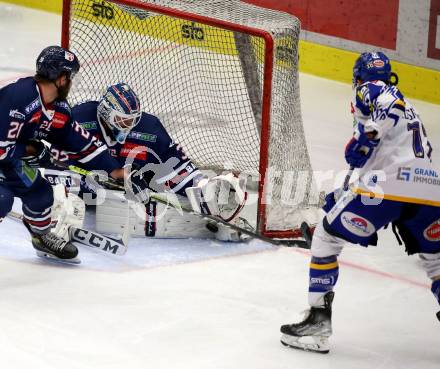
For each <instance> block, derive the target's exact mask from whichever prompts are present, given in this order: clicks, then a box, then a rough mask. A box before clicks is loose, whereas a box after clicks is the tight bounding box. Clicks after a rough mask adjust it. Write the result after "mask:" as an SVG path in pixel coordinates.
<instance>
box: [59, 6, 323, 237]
mask: <svg viewBox="0 0 440 369" xmlns="http://www.w3.org/2000/svg"><path fill="white" fill-rule="evenodd" d="M299 32H300V23H299V21H298V19H296V18H295V17H293V16H291V15H288V14H286V13H282V12H277V11H273V10H268V9H264V8H260V7H257V6H253V5H250V4H247V3H244V2H241V1H239V0H107V1H103V0H64V7H63V34H62V43H63V46H64V47H68V48H70V49H71V50H72V51H74V52H75V53H76V54H77V55H78V57H79V59H80V62H81V82H80V84H79V86H78V87H77V88H75V89H74V90H73V91H72V93H71V97H70V102H71V104H72V105H75V104H77V103H81V102H84V101H87V100H98V99H99V98H100V97H101V95H102V92H103V90H104V89H105V88H106V87H107V86H108V85H109V84H113V83H117V82H120V81H124V82H126V83H128V84H129V85H130V86H131V87H132V88H133V89H134V91H136V93H137V94H138V96H139V98H140V99H141V102H142V106H143V109H144V110H145V111H147V112H149V113H151V114H154V115H156V116H158V117H159V118H160V120H161V122H162V123H163V124H164V126H165V127H166V129H167V131H168V132H169V134H170V135H171V137H173V139H174V140H175V141H176V142H178V143H180V144H181V145H182V146H183V148H184V150H185V152H186V153H187V154H188V156H189V157H190V158H191V159H192V160H193V161H194V162H195V164H197V165H198V166H199V167H200V168H203V169H211V170H214V171H216V172H217V173H218V172H221V171H225V170H228V171H231V170H232V171H234V172H235V173H240V174H242V175H247V176H251V177H252V178H253V180H254V181H255V182H256V183H257V184H258V196H255V198H254V199H253V198H252V197H251V201H255V203H256V204H257V206H256V208H257V210H256V211H257V216H256V219H257V227H258V230H259V231H260V232H261V233H262V234H264V235H266V236H270V237H292V236H295V235H298V232H297V230H298V228H299V225H300V223H301V221H303V220H304V219H310V217H311V216H312V217H314V216H315V214H316V212H315V210H316V207H317V203H318V194H317V193H316V190H315V186H314V185H313V179H312V170H311V165H310V160H309V156H308V152H307V147H306V141H305V137H304V130H303V125H302V120H301V111H300V98H299V85H298V38H299ZM312 214H313V215H312Z"/></svg>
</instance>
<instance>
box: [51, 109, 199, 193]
mask: <svg viewBox="0 0 440 369" xmlns="http://www.w3.org/2000/svg"><path fill="white" fill-rule="evenodd" d="M97 108H98V102H97V101H89V102H85V103H83V104H79V105H77V106H75V107H74V108H73V110H72V111H73V116H74V117H75V120H76V121H77V122H78V123H79V124H80V126H81V127H82V128H83V129H84V130H85V131H87V132H88V133H90V134H91V135H93V136H94V137H96V138H98V139H99V140H102V141H104V142H105V143H106V144H107V146H108V148H109V151H110V154H111V155H112V156H113V157H114V158H115V159H116V160H117V161H118V162H119V165H120V167H125V166H127V165H133V164H134V165H135V166H137V167H138V168H139V167H141V168H142V169H143V171H145V177H146V179H147V182H148V183H149V188H150V189H151V190H153V191H155V192H162V191H171V192H174V193H178V194H181V195H185V192H184V189H185V188H186V187H189V186H193V181H194V179H196V178H200V177H201V175H202V174H201V172H200V171H199V170H198V168H197V167H196V166H195V165H194V164H193V163H192V162H191V160H190V159H189V158H188V157H187V156H186V155H185V153H184V152H183V150H182V148H181V147H180V146H179V145H178V144H176V143H175V142H173V140H172V139H171V137H170V136H169V134H168V133H167V131H166V129H165V128H164V126H163V125H162V123H161V122H160V120H159V119H158V118H157V117H155V116H154V115H151V114H147V113H145V112H143V113H142V116H141V119H140V121H139V123H138V124H137V125H136V126H135V127H134V128H133V130H132V131H131V132H130V133H129V135H128V137H127V139H126V141H125V143H123V144H121V143H118V142H116V141H115V140H114V139H113V137H112V135H111V133H109V132H107V131H106V129H105V125H104V124H100V123H99V122H98V118H97ZM55 149H56V148H55ZM59 155H60V158H64V159H65V160H67V159H68V158H67V156H66V155H65V154H64V153H63V152H60V153H59ZM71 159H72V158H71V157H70V160H71Z"/></svg>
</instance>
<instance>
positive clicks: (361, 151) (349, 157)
mask: <svg viewBox="0 0 440 369" xmlns="http://www.w3.org/2000/svg"><path fill="white" fill-rule="evenodd" d="M372 135H373V134H372V133H365V130H364V126H363V125H362V124H360V123H359V124H358V130H357V132H356V133H355V135H354V136H353V138H352V139H351V140H350V141H349V142H348V144H347V146H346V147H345V161H346V162H347V163H348V164H349V165H350V166H352V167H354V168H362V167H363V166H364V165H365V163H366V162H367V161H368V159H369V158H370V157H371V155H372V154H373V150H374V148H375V147H376V146H377V145H378V144H379V140H375V139H373V138H371V137H369V136H372Z"/></svg>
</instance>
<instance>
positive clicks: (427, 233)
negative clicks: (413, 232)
mask: <svg viewBox="0 0 440 369" xmlns="http://www.w3.org/2000/svg"><path fill="white" fill-rule="evenodd" d="M423 236H424V237H425V238H426V239H427V240H428V241H433V242H438V241H440V219H438V220H436V221H435V222H434V223H432V224H431V225H430V226H429V227H428V228H426V229H425V230H424V231H423Z"/></svg>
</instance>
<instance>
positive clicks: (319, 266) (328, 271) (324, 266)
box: [309, 255, 339, 306]
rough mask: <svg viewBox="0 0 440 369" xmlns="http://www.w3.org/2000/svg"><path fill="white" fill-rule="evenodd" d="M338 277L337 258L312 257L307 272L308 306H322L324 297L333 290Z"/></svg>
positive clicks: (334, 256)
mask: <svg viewBox="0 0 440 369" xmlns="http://www.w3.org/2000/svg"><path fill="white" fill-rule="evenodd" d="M338 275H339V265H338V260H337V256H336V255H333V256H328V257H324V258H319V257H315V256H312V260H311V262H310V272H309V304H310V306H323V305H324V295H325V294H326V293H327V292H329V291H332V290H333V287H334V286H335V284H336V282H337V280H338Z"/></svg>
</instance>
